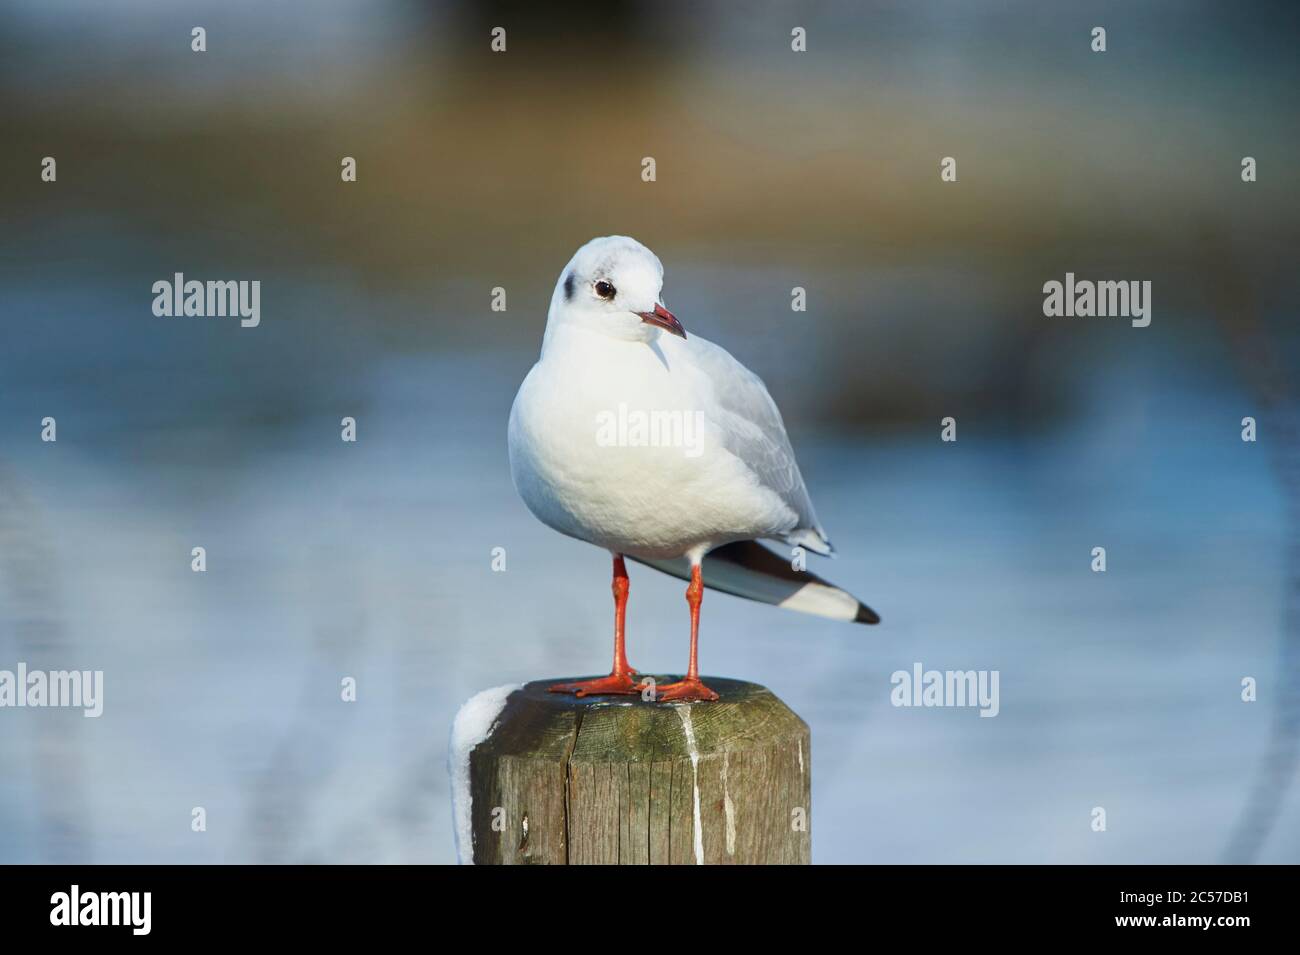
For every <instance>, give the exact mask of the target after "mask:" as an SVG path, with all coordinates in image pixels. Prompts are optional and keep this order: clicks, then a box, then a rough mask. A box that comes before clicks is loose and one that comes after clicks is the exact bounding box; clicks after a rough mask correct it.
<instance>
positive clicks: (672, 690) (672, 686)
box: [654, 564, 718, 703]
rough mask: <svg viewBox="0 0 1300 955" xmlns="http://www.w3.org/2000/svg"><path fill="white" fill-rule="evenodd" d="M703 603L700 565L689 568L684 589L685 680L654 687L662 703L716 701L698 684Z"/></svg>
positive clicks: (714, 695) (713, 695) (716, 696)
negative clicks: (687, 613) (687, 616)
mask: <svg viewBox="0 0 1300 955" xmlns="http://www.w3.org/2000/svg"><path fill="white" fill-rule="evenodd" d="M703 601H704V581H703V580H701V579H700V565H699V564H695V565H694V566H693V567H691V583H690V586H688V587H687V588H686V602H687V603H688V604H689V605H690V608H691V662H690V665H689V666H688V667H687V669H686V679H684V680H682V681H680V682H678V683H669V684H667V685H666V686H657V687H655V691H654V696H655V699H656V700H658V701H660V702H663V701H668V700H683V701H686V702H688V703H695V702H704V701H708V700H716V699H717V698H718V694H716V693H714V692H713V691H712V690H710V689H709V688H708V687H707V686H705V685H704V684H703V683H701V682H700V604H701V603H702V602H703Z"/></svg>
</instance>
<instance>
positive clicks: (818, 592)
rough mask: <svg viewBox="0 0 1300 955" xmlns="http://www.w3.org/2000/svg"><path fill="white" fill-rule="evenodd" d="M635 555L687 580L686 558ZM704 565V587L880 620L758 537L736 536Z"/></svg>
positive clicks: (856, 619)
mask: <svg viewBox="0 0 1300 955" xmlns="http://www.w3.org/2000/svg"><path fill="white" fill-rule="evenodd" d="M633 559H634V560H636V561H638V562H639V563H642V564H645V565H647V566H649V567H653V568H655V570H662V571H663V572H664V573H665V574H671V575H672V576H674V577H680V578H681V579H682V580H690V579H691V564H690V561H688V560H687V559H686V558H684V557H679V558H677V559H676V560H642V559H641V558H639V557H637V558H633ZM703 570H704V586H705V587H710V588H712V589H713V590H721V591H722V592H723V593H726V594H734V595H735V596H737V597H744V598H746V599H748V600H757V601H759V602H760V603H767V604H775V605H776V606H778V607H784V608H785V609H787V610H798V611H800V612H801V613H811V614H815V615H817V616H819V617H830V618H831V619H833V620H846V621H849V622H851V623H880V617H879V616H878V615H877V614H876V612H875V611H874V610H872V609H871V608H870V607H868V606H867V605H866V604H864V603H863V602H862V601H860V600H858V598H857V597H854V596H853V595H852V594H850V593H848V592H846V591H843V590H840V588H838V587H836V586H834V585H833V584H828V583H827V582H826V581H824V580H822V579H821V578H820V577H818V576H817V575H816V574H810V573H808V571H806V570H795V569H794V568H793V567H792V566H790V562H789V561H787V560H783V559H782V558H781V557H780V556H778V555H777V554H774V553H773V552H772V551H770V550H768V549H767V548H766V547H764V546H763V545H762V544H760V543H759V542H758V541H736V542H735V543H734V544H726V545H724V546H722V547H719V548H718V549H717V550H712V551H709V553H708V555H707V556H706V557H705V558H704V566H703Z"/></svg>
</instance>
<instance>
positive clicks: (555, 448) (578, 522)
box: [509, 330, 795, 558]
mask: <svg viewBox="0 0 1300 955" xmlns="http://www.w3.org/2000/svg"><path fill="white" fill-rule="evenodd" d="M691 346H692V342H691V341H690V340H688V341H682V340H681V339H677V338H672V337H670V336H663V337H661V338H660V339H659V340H658V341H657V342H655V343H653V344H646V343H641V342H629V341H621V340H618V339H614V338H608V337H606V336H602V335H599V334H594V333H591V332H588V331H584V330H559V331H558V332H557V333H556V334H555V335H553V336H552V337H551V339H549V340H548V342H547V347H546V349H545V350H544V352H543V355H542V358H541V360H540V361H539V362H538V363H537V364H536V365H535V366H534V367H533V369H532V371H531V372H529V374H528V377H527V378H525V379H524V383H523V385H522V386H521V387H520V389H519V393H518V395H516V397H515V403H514V407H513V408H512V409H511V412H510V429H509V442H510V465H511V473H512V475H513V477H514V482H515V486H516V488H518V490H519V494H520V496H521V497H522V498H523V500H524V502H525V503H526V504H527V505H528V508H529V509H530V510H531V511H532V512H533V513H534V514H535V515H536V516H537V517H538V519H540V520H541V521H543V522H544V523H546V524H548V525H549V526H551V527H553V528H555V529H556V530H558V531H560V532H562V533H565V534H568V535H570V536H572V537H576V538H579V539H580V540H585V541H589V542H590V543H593V544H596V545H598V546H600V547H605V548H608V549H610V550H613V551H617V552H619V553H624V554H629V555H633V556H641V557H647V558H668V557H680V556H682V555H684V554H687V553H689V552H691V551H693V550H695V549H697V548H702V547H712V546H717V545H720V544H723V543H727V542H730V541H733V540H745V539H750V538H755V537H770V536H778V535H779V534H780V533H782V532H784V531H786V530H788V529H789V528H790V527H791V526H792V524H793V522H794V521H795V516H794V514H793V513H792V512H791V510H790V508H789V507H788V506H787V505H786V504H785V503H784V502H782V501H781V499H780V498H779V496H778V495H776V494H774V493H773V492H772V491H770V490H769V489H767V488H764V487H762V486H760V484H759V483H758V482H757V481H755V480H754V477H753V474H752V473H751V472H750V471H749V469H748V468H747V467H746V466H745V464H744V462H742V461H740V460H739V459H737V458H736V457H735V456H734V455H733V454H731V453H730V452H729V451H727V450H726V449H725V448H724V447H723V445H722V442H721V440H720V438H719V432H718V424H717V421H716V418H717V417H718V416H717V415H716V414H715V415H714V416H713V418H712V419H711V417H710V410H711V409H714V408H715V407H716V403H715V401H714V398H713V385H712V383H711V382H710V381H709V380H708V379H707V377H705V376H703V375H702V374H701V373H700V371H699V369H698V368H696V367H695V366H694V364H693V363H692V362H691V359H690V348H691Z"/></svg>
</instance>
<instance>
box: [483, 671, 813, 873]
mask: <svg viewBox="0 0 1300 955" xmlns="http://www.w3.org/2000/svg"><path fill="white" fill-rule="evenodd" d="M572 679H573V678H572V677H565V678H556V679H551V680H538V681H536V682H533V683H529V684H526V685H525V686H524V687H523V688H521V689H519V690H516V691H515V692H514V693H512V694H511V695H510V697H509V698H508V699H507V701H506V704H505V707H504V709H503V710H502V711H501V714H500V716H499V717H498V719H497V722H496V724H495V726H494V728H493V730H492V733H491V735H489V736H488V738H487V739H486V740H484V741H483V742H481V743H479V744H478V746H476V747H475V748H474V750H473V751H472V752H471V753H470V794H471V799H472V803H471V827H472V830H473V843H474V846H473V854H474V861H475V862H476V863H478V864H484V863H488V864H492V863H496V864H512V865H517V864H583V863H600V864H620V865H635V864H646V863H650V864H688V865H694V864H701V863H708V864H715V863H722V864H726V863H804V864H806V863H808V862H809V861H810V860H811V838H812V837H811V832H810V828H809V819H810V812H811V794H810V787H811V762H810V756H811V752H810V748H809V747H810V740H809V733H808V726H807V724H805V723H804V721H803V720H801V719H800V718H799V717H798V716H796V715H795V714H794V713H793V712H792V711H791V710H790V709H789V707H787V706H786V705H785V704H784V703H782V702H781V701H780V700H779V699H777V697H776V696H775V695H773V694H772V692H771V691H770V690H768V689H766V688H765V687H761V686H758V685H757V684H754V683H745V682H742V681H738V680H728V679H723V678H721V677H704V682H705V683H706V684H707V685H708V686H710V687H712V688H713V689H714V690H716V691H717V692H718V693H719V694H720V695H721V699H720V700H718V701H717V702H713V703H695V704H679V703H658V702H651V701H647V700H644V699H642V698H641V697H640V696H633V697H628V696H622V697H618V696H608V697H589V698H585V699H577V698H575V697H573V696H570V695H568V694H558V693H550V692H548V691H547V688H548V687H550V686H552V685H553V684H555V683H560V682H568V681H570V680H572ZM666 679H667V678H664V679H661V680H660V681H659V682H660V683H661V684H662V683H664V682H665V680H666Z"/></svg>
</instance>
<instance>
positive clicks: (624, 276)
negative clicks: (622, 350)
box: [547, 235, 686, 342]
mask: <svg viewBox="0 0 1300 955" xmlns="http://www.w3.org/2000/svg"><path fill="white" fill-rule="evenodd" d="M663 285H664V267H663V265H662V264H661V263H660V261H659V257H658V256H656V255H655V254H654V253H653V252H651V251H650V250H649V249H647V248H646V247H645V246H644V245H642V244H641V243H640V242H638V241H637V240H636V239H630V238H628V237H627V236H622V235H610V236H603V237H601V238H599V239H592V240H591V241H590V242H588V243H587V244H586V245H584V246H583V247H582V248H580V249H579V250H578V251H577V252H576V253H574V256H573V258H572V259H571V260H570V261H569V264H568V265H566V266H565V267H564V271H563V272H561V273H560V278H559V281H557V282H556V283H555V294H554V295H553V296H552V297H551V311H550V315H549V316H548V319H547V322H548V327H556V326H558V325H569V326H577V327H580V328H584V329H587V330H590V331H594V332H598V333H600V334H604V335H609V336H611V337H614V338H622V339H625V340H628V341H643V342H649V341H653V340H655V339H656V338H658V337H659V336H660V335H661V334H663V333H664V332H668V333H669V334H672V335H677V336H679V337H681V338H685V337H686V330H685V329H684V328H682V325H681V322H679V321H677V319H676V318H674V317H673V313H672V312H670V311H668V309H666V308H665V307H664V303H663V294H662V293H663Z"/></svg>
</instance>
